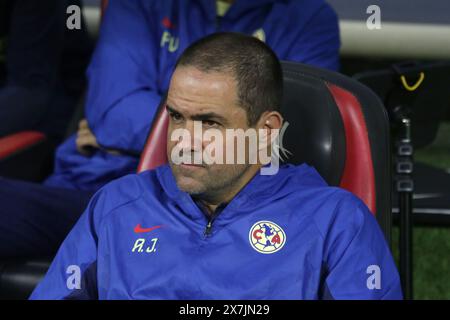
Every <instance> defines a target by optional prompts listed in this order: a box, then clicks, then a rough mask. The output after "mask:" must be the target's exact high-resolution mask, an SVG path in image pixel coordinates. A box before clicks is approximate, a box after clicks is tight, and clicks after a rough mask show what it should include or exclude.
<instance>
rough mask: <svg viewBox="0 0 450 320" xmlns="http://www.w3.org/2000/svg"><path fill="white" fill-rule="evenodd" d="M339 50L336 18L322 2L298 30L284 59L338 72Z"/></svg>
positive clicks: (332, 11)
mask: <svg viewBox="0 0 450 320" xmlns="http://www.w3.org/2000/svg"><path fill="white" fill-rule="evenodd" d="M339 49H340V37H339V24H338V18H337V15H336V13H335V12H334V10H333V9H332V8H331V7H330V5H329V4H327V3H325V2H324V3H323V4H322V5H321V6H320V7H319V9H318V10H316V11H315V12H314V13H313V15H312V16H311V17H310V18H309V20H308V22H307V23H306V24H305V25H304V26H303V28H299V30H298V33H297V35H296V37H295V41H294V45H293V46H292V47H291V48H290V50H289V52H288V54H287V57H286V58H284V59H286V60H289V61H298V62H302V63H305V64H310V65H313V66H317V67H322V68H326V69H330V70H334V71H338V70H339Z"/></svg>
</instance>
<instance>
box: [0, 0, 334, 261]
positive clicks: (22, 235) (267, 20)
mask: <svg viewBox="0 0 450 320" xmlns="http://www.w3.org/2000/svg"><path fill="white" fill-rule="evenodd" d="M225 2H229V3H224V1H221V2H216V1H214V0H189V1H184V0H154V1H148V0H133V1H129V0H112V1H109V5H108V8H107V10H106V13H105V15H104V18H103V20H102V24H101V30H100V37H99V40H98V43H97V46H96V49H95V52H94V56H93V60H92V62H91V64H90V67H89V69H88V80H89V90H88V94H87V101H86V110H85V114H86V118H87V119H85V120H82V121H81V122H80V124H79V129H78V132H77V134H74V135H73V136H71V137H70V138H69V139H67V140H66V141H65V142H64V143H63V144H62V145H60V147H59V148H58V150H57V153H56V160H55V170H54V173H53V174H52V175H51V176H50V177H49V178H48V179H47V180H46V181H45V182H44V184H43V185H38V184H31V183H24V182H16V181H11V180H6V179H0V200H1V202H2V204H3V208H4V209H3V210H1V209H0V213H1V215H0V230H4V231H3V232H0V258H1V257H11V256H17V255H20V256H30V255H38V256H39V255H41V256H42V255H52V254H54V252H55V251H56V250H57V248H58V247H59V245H60V244H61V242H62V240H63V239H64V236H65V235H67V231H68V230H70V229H71V228H72V227H73V223H74V221H76V220H77V219H78V218H79V216H80V214H81V212H82V210H79V208H80V207H85V206H86V203H87V201H88V200H89V199H90V196H91V194H93V193H94V192H95V191H97V190H98V189H99V188H100V187H102V186H103V185H105V184H106V183H108V182H110V181H112V180H114V179H116V178H119V177H122V176H124V175H126V174H129V173H133V172H135V171H136V168H137V165H138V161H139V154H140V152H141V150H142V149H143V146H144V143H145V140H146V137H147V133H148V131H149V128H150V125H151V123H152V119H153V116H154V113H155V111H156V108H157V106H158V105H159V102H160V100H161V97H162V96H163V95H164V94H165V93H166V91H167V89H168V85H169V79H170V75H171V73H172V72H173V68H174V66H175V63H176V61H177V58H178V57H179V56H180V54H181V52H182V51H183V50H184V49H185V48H186V47H187V46H188V45H189V44H191V43H192V42H193V41H195V40H197V39H199V38H202V37H204V36H206V35H208V34H211V33H214V32H216V31H225V30H226V31H237V32H242V33H245V34H248V35H254V36H255V37H258V38H259V39H261V40H264V41H265V42H266V43H267V44H268V45H269V46H271V47H272V48H273V50H275V52H276V53H277V55H278V57H279V58H280V59H283V60H291V61H297V62H304V63H309V64H312V65H316V66H320V67H324V68H330V69H337V68H338V60H339V29H338V23H337V17H336V15H335V13H334V11H333V10H332V9H331V7H330V6H329V5H328V4H327V3H326V2H325V1H323V0H236V1H225ZM216 4H218V5H217V7H216ZM74 190H76V191H77V192H76V193H75V192H74ZM77 195H78V197H77ZM12 226H14V228H12ZM61 235H62V236H61Z"/></svg>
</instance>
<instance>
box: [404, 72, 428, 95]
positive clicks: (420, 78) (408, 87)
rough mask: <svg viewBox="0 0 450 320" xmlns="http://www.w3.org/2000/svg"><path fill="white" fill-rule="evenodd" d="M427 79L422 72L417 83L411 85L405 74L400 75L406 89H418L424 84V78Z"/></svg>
mask: <svg viewBox="0 0 450 320" xmlns="http://www.w3.org/2000/svg"><path fill="white" fill-rule="evenodd" d="M424 79H425V73H423V72H421V73H420V76H419V80H417V82H416V84H414V85H412V86H410V85H409V84H408V83H407V82H406V77H405V76H403V75H402V76H400V80H402V84H403V86H404V87H405V89H406V90H408V91H416V90H417V88H418V87H420V85H421V84H422V82H423V80H424Z"/></svg>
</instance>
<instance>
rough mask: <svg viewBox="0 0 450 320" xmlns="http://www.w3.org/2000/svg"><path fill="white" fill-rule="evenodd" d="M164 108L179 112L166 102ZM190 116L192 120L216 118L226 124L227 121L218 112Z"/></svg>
mask: <svg viewBox="0 0 450 320" xmlns="http://www.w3.org/2000/svg"><path fill="white" fill-rule="evenodd" d="M166 109H167V111H169V112H172V113H178V114H181V112H179V111H177V110H175V109H174V108H172V107H170V106H169V105H168V104H166ZM190 118H191V119H192V120H194V121H205V120H217V121H220V122H222V123H223V124H226V123H227V122H228V121H227V119H225V118H224V117H223V116H221V115H220V114H217V113H215V112H207V113H201V114H193V115H191V116H190Z"/></svg>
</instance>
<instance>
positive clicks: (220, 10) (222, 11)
mask: <svg viewBox="0 0 450 320" xmlns="http://www.w3.org/2000/svg"><path fill="white" fill-rule="evenodd" d="M230 7H231V3H228V2H225V1H220V0H217V1H216V14H217V16H219V17H223V16H225V15H226V14H227V12H228V10H229V9H230Z"/></svg>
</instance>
